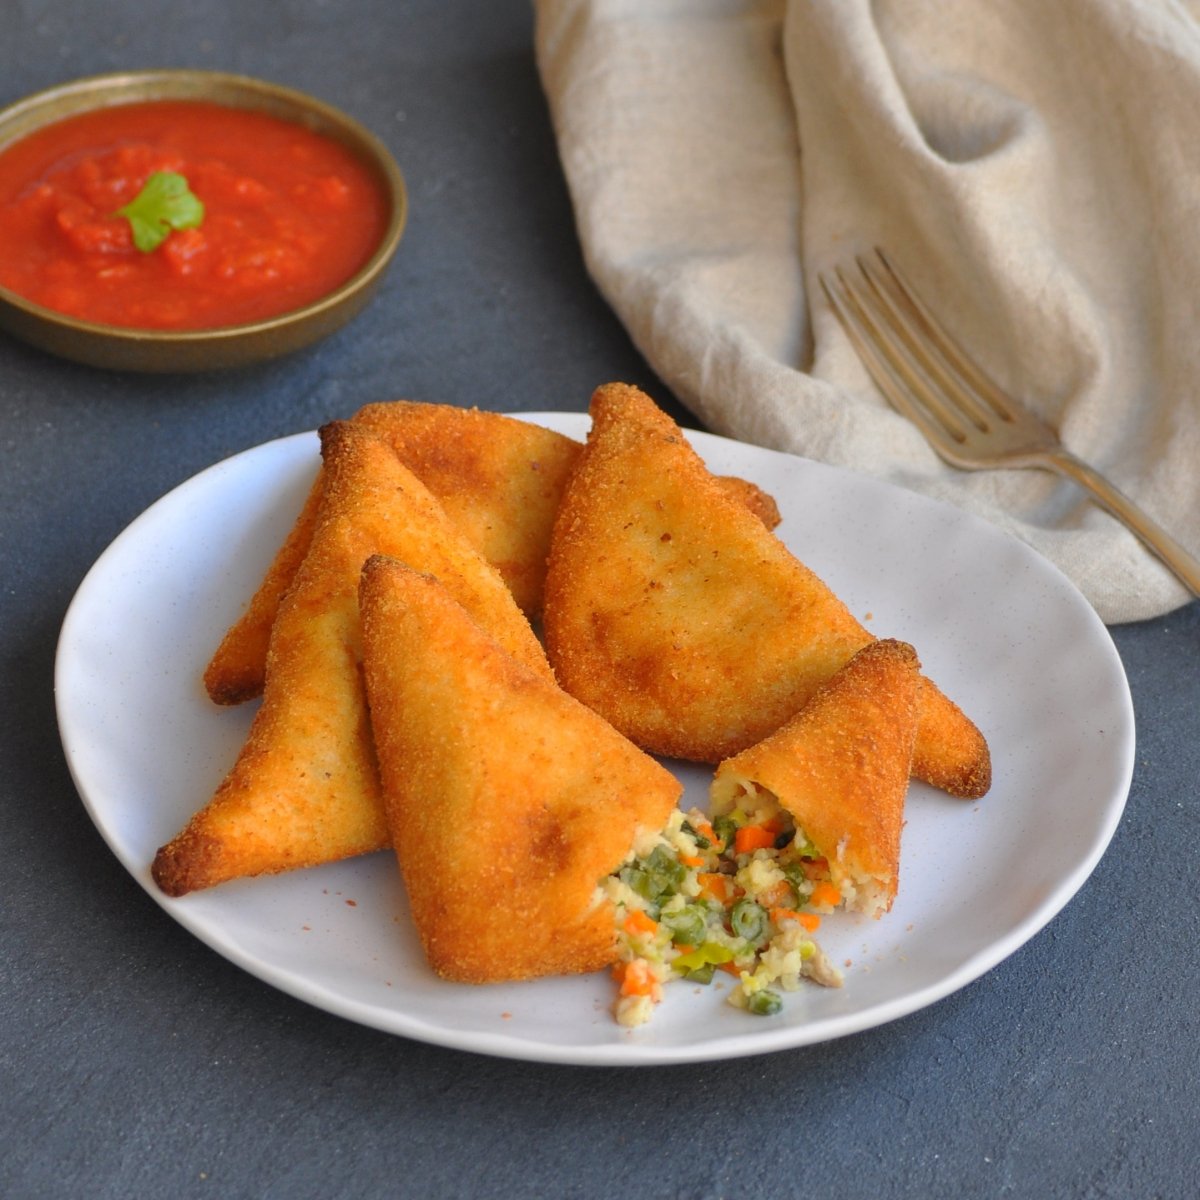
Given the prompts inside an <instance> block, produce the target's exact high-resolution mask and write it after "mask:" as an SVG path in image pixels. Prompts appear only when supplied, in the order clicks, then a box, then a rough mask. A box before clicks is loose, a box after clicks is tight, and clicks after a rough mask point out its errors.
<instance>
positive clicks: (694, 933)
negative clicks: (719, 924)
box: [662, 904, 708, 946]
mask: <svg viewBox="0 0 1200 1200" xmlns="http://www.w3.org/2000/svg"><path fill="white" fill-rule="evenodd" d="M662 923H663V924H664V925H665V926H666V927H667V928H668V929H669V930H670V931H671V940H672V941H673V942H684V943H686V944H687V945H689V946H696V945H699V943H700V942H702V941H704V935H705V933H706V932H707V931H708V913H707V910H706V909H703V908H701V907H700V906H699V905H696V904H688V905H686V906H685V907H683V908H681V909H679V910H678V912H672V913H663V914H662Z"/></svg>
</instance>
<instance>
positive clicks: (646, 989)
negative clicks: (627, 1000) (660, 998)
mask: <svg viewBox="0 0 1200 1200" xmlns="http://www.w3.org/2000/svg"><path fill="white" fill-rule="evenodd" d="M660 990H661V989H660V985H659V982H658V980H657V979H655V978H654V976H653V975H651V974H650V966H649V964H648V963H647V962H646V960H645V959H644V958H635V959H634V960H633V962H631V963H629V964H628V966H626V968H625V976H624V978H623V979H622V980H621V995H622V996H650V997H651V998H657V996H656V993H659V992H660Z"/></svg>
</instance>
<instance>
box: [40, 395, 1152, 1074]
mask: <svg viewBox="0 0 1200 1200" xmlns="http://www.w3.org/2000/svg"><path fill="white" fill-rule="evenodd" d="M523 415H524V416H526V417H527V419H530V420H534V421H537V422H539V423H541V424H544V425H548V426H550V427H551V428H554V429H557V430H559V431H561V432H563V433H567V434H570V435H571V436H573V437H576V438H579V439H582V438H583V437H584V436H585V434H586V430H587V427H588V418H587V417H586V416H585V415H582V414H574V413H571V414H563V413H558V414H554V413H537V414H523ZM689 436H690V439H691V441H692V443H693V444H694V445H695V446H696V448H697V449H698V450H699V451H700V453H701V454H702V455H703V456H704V457H705V459H706V460H707V462H708V463H709V465H710V466H711V467H712V468H713V470H715V471H717V472H718V473H721V474H737V475H741V476H744V477H745V478H747V479H752V480H754V481H755V482H757V483H758V484H760V485H761V486H762V487H765V488H766V489H767V490H768V491H769V492H771V493H772V494H773V495H774V496H775V498H776V500H777V501H778V503H779V507H780V511H781V513H782V514H783V523H782V524H781V526H780V527H779V534H780V536H781V537H782V538H783V539H784V541H785V542H787V544H788V545H789V546H790V547H791V548H792V550H793V551H794V552H795V553H796V554H797V555H798V557H800V558H801V559H802V560H803V561H804V562H806V563H807V564H808V565H809V566H810V567H812V568H813V569H814V570H815V571H816V572H817V573H818V574H819V575H821V576H822V577H823V578H824V579H825V581H826V582H827V583H828V584H829V585H830V586H831V587H832V588H833V589H834V591H835V592H837V593H838V595H840V596H841V598H842V599H843V600H844V601H845V602H846V603H847V604H848V605H849V607H850V609H851V611H852V612H854V613H855V615H856V616H858V617H859V619H860V620H862V621H863V622H864V623H865V624H866V625H867V627H868V628H869V629H871V630H872V631H873V632H874V633H875V634H877V635H878V636H880V637H899V638H903V639H905V640H907V641H910V642H912V643H913V644H914V645H915V646H916V647H917V650H918V653H919V654H920V656H921V660H922V664H923V666H924V669H925V671H926V673H927V674H928V675H929V676H930V677H932V678H933V679H934V680H936V681H937V683H938V684H939V685H940V686H941V688H942V690H943V691H945V692H946V693H947V694H948V695H950V696H951V697H952V698H953V699H955V700H957V701H958V703H959V704H960V705H961V706H962V707H963V708H964V709H965V710H966V711H967V713H968V714H969V715H970V716H971V717H972V718H973V719H974V720H975V721H976V723H977V724H978V725H979V726H980V727H981V728H982V729H983V731H984V733H985V734H986V735H987V738H988V740H989V742H990V744H991V748H992V756H993V764H994V771H995V781H994V784H993V787H992V790H991V792H990V793H989V795H988V796H987V797H986V798H985V799H984V800H982V801H979V802H964V801H961V800H954V799H951V798H949V797H947V796H945V795H943V794H941V793H938V792H935V791H932V790H931V789H928V788H926V787H923V786H921V785H916V784H914V785H913V787H912V789H911V791H910V795H909V800H908V805H907V810H906V817H907V823H906V826H905V830H904V837H903V852H902V865H901V883H900V895H899V898H898V900H897V902H896V905H895V907H894V909H893V910H892V912H891V913H890V914H889V915H888V916H887V917H885V918H883V919H882V920H880V921H864V920H860V919H855V918H851V917H846V916H838V917H832V918H826V920H825V922H824V924H823V926H822V930H821V940H822V942H823V944H824V946H825V948H826V949H827V950H828V951H829V952H830V954H831V956H832V958H833V959H834V961H835V962H837V963H839V964H842V965H843V966H844V968H845V974H846V983H845V986H844V987H843V988H841V989H836V990H827V989H824V988H820V987H816V986H813V987H805V988H804V989H803V990H802V991H800V992H797V993H793V994H791V995H787V996H785V1004H784V1011H783V1013H782V1014H781V1015H779V1016H777V1017H771V1018H760V1017H752V1016H749V1015H748V1014H746V1013H743V1012H740V1011H738V1010H736V1009H734V1008H733V1007H732V1006H731V1005H729V1004H727V1003H725V998H726V995H727V986H726V985H723V984H721V983H719V982H718V983H714V984H713V985H711V986H709V987H707V988H704V987H695V986H692V985H689V984H674V985H672V987H670V988H668V989H667V999H666V1000H665V1001H664V1003H663V1004H662V1005H661V1006H660V1008H659V1010H658V1012H657V1013H656V1014H655V1017H654V1019H653V1020H652V1021H651V1022H650V1024H649V1025H646V1026H643V1027H641V1028H639V1029H636V1030H632V1031H631V1030H625V1029H621V1028H620V1027H618V1026H617V1025H616V1024H615V1023H614V1021H613V1019H612V1017H611V1015H610V1007H611V1003H612V999H613V985H612V983H611V981H610V980H609V979H608V977H607V975H606V974H596V975H589V976H583V977H577V978H556V979H546V980H539V981H537V982H532V983H524V984H515V985H492V986H486V987H470V986H463V985H456V984H451V983H446V982H443V981H442V980H440V979H438V978H436V977H435V976H434V975H433V974H432V972H431V971H430V970H429V969H428V967H427V965H426V963H425V961H424V958H423V956H422V954H421V952H420V949H419V947H418V944H417V942H416V938H415V935H414V933H413V931H412V929H411V926H410V924H409V921H408V917H407V902H406V899H405V896H404V890H403V887H402V884H401V882H400V879H399V875H398V871H397V869H396V867H395V862H394V859H393V857H392V855H391V854H390V853H383V854H377V855H372V856H369V857H365V858H360V859H355V860H352V861H347V862H343V863H337V864H334V865H330V866H326V867H320V868H316V869H314V870H308V871H300V872H296V873H293V874H290V875H284V876H277V877H272V878H263V879H256V880H246V881H239V882H234V883H229V884H225V885H222V886H220V887H217V888H214V889H213V890H211V891H209V892H200V893H194V894H192V895H189V896H185V897H183V898H182V899H178V900H171V899H168V898H166V897H164V896H163V895H161V894H160V893H159V892H158V890H157V888H156V887H155V885H154V883H153V881H152V880H151V878H150V871H149V866H150V862H151V860H152V858H153V856H154V852H155V850H156V849H157V847H158V846H160V845H161V844H162V843H164V842H166V841H167V840H168V839H169V838H171V837H172V836H173V835H174V834H175V833H176V832H178V830H179V829H180V828H181V827H182V826H183V825H184V824H185V822H186V821H187V820H188V818H189V817H190V816H191V814H192V813H193V811H195V810H196V809H197V808H199V807H200V806H201V805H203V804H204V803H206V802H207V800H208V798H209V797H210V795H211V794H212V792H213V790H214V789H215V787H216V785H217V784H218V783H219V781H220V780H221V778H222V776H223V775H224V774H225V772H226V771H227V770H228V768H229V766H230V765H231V764H232V762H233V760H234V758H235V757H236V755H237V752H238V749H239V748H240V746H241V742H242V739H243V737H244V736H245V732H246V729H247V727H248V725H249V721H250V716H251V709H252V706H243V707H242V708H238V709H222V708H218V707H216V706H214V705H213V704H211V703H210V702H209V701H208V699H207V697H206V695H205V693H204V690H203V687H202V684H201V672H202V670H203V668H204V665H205V663H206V662H207V660H208V657H209V655H210V654H211V652H212V650H213V649H214V648H215V646H216V645H217V642H218V641H219V640H220V637H221V635H222V634H223V633H224V631H225V629H226V627H227V626H228V625H229V624H230V623H231V622H232V621H233V620H234V619H235V618H236V616H237V615H238V613H239V612H240V610H241V607H242V605H243V604H244V602H245V601H246V599H247V598H248V597H249V595H250V593H251V592H252V591H253V589H254V588H255V587H256V586H257V584H258V582H259V579H260V578H261V575H262V572H263V570H264V568H265V565H266V563H267V562H268V561H269V559H270V557H271V556H272V555H273V553H274V551H275V549H276V547H277V546H278V544H279V543H280V541H281V540H282V538H283V536H284V534H285V532H286V531H287V529H288V528H289V527H290V526H291V523H292V521H293V520H294V517H295V514H296V513H297V512H298V510H299V508H300V504H301V502H302V500H303V498H304V495H305V494H306V492H307V489H308V486H309V483H310V482H311V480H312V477H313V474H314V472H315V470H316V466H317V461H318V444H317V439H316V435H315V434H312V433H306V434H298V435H296V436H294V437H289V438H283V439H281V440H279V441H275V442H270V443H268V444H266V445H264V446H259V447H257V448H256V449H253V450H249V451H246V452H245V453H243V454H239V455H237V456H236V457H234V458H231V459H229V460H227V461H226V462H222V463H219V464H218V465H216V466H214V467H211V468H209V469H208V470H206V471H204V472H202V473H201V474H199V475H197V476H196V477H195V478H193V479H191V480H189V481H188V482H186V483H184V484H182V485H181V486H179V487H178V488H176V489H175V490H174V491H172V492H171V493H169V494H168V495H167V496H165V497H163V499H161V500H159V501H158V502H157V503H156V504H154V505H152V506H151V507H150V508H149V509H148V510H147V511H146V512H145V513H143V514H142V515H141V516H140V517H139V518H138V519H137V520H135V521H134V522H133V523H132V524H131V525H130V526H129V528H128V529H126V530H125V532H124V533H122V534H121V535H120V536H119V537H118V538H117V539H116V541H115V542H113V544H112V545H111V546H110V547H109V548H108V549H107V550H106V551H105V553H104V554H103V555H102V556H101V557H100V559H99V560H98V561H97V563H96V564H95V566H94V567H93V568H92V570H91V571H90V572H89V573H88V575H87V577H86V578H85V579H84V581H83V583H82V584H81V586H80V588H79V591H78V592H77V594H76V596H75V598H74V600H73V602H72V604H71V607H70V609H69V611H68V613H67V616H66V620H65V621H64V624H63V629H62V634H61V638H60V641H59V647H58V658H57V664H56V678H55V687H56V694H57V706H58V718H59V729H60V732H61V735H62V740H63V745H64V747H65V750H66V756H67V761H68V764H69V766H70V770H71V773H72V776H73V777H74V780H75V783H76V785H77V786H78V788H79V791H80V794H81V795H82V797H83V800H84V803H85V805H86V806H87V810H88V812H89V813H90V815H91V817H92V819H93V820H94V821H95V823H96V825H97V827H98V828H99V830H100V832H101V834H102V835H103V836H104V838H105V839H106V841H107V842H108V844H109V846H110V847H111V848H112V850H113V852H114V853H115V854H116V855H117V857H118V858H119V859H120V860H121V862H122V863H123V864H124V865H125V867H126V868H127V869H128V870H129V872H130V873H131V874H132V875H133V876H134V877H135V878H136V879H137V880H138V881H139V882H140V883H141V884H142V886H143V887H144V888H145V889H146V890H147V892H149V893H150V895H152V896H153V897H154V898H155V900H157V901H158V903H160V904H161V905H162V906H163V908H165V909H166V911H167V912H168V913H170V914H171V916H172V917H174V918H175V919H176V920H177V921H179V922H180V923H181V924H182V925H183V926H185V927H186V928H187V929H189V930H191V931H192V932H193V933H194V934H195V935H196V936H197V937H199V938H200V939H201V940H203V941H204V942H206V943H207V944H208V945H209V946H211V947H212V948H213V949H215V950H217V951H218V952H219V953H221V954H223V955H224V956H225V957H226V958H228V959H230V960H231V961H232V962H235V963H237V964H239V965H240V966H242V967H244V968H245V969H246V970H248V971H250V972H251V973H252V974H254V975H257V976H258V977H259V978H261V979H263V980H265V981H266V982H268V983H270V984H272V985H274V986H275V987H277V988H280V989H281V990H283V991H285V992H287V993H290V994H291V995H293V996H297V997H299V998H300V999H302V1000H305V1001H308V1002H309V1003H311V1004H314V1005H316V1006H318V1007H320V1008H323V1009H326V1010H328V1011H329V1012H332V1013H337V1014H339V1015H341V1016H343V1017H348V1018H350V1019H351V1020H354V1021H359V1022H361V1023H363V1024H364V1025H368V1026H372V1027H374V1028H376V1029H381V1030H385V1031H387V1032H390V1033H397V1034H402V1035H404V1036H406V1037H411V1038H416V1039H418V1040H420V1041H425V1042H432V1043H436V1044H438V1045H445V1046H453V1047H456V1048H459V1049H465V1050H473V1051H478V1052H481V1053H486V1054H494V1055H501V1056H508V1057H512V1058H520V1059H529V1060H537V1061H545V1062H563V1063H581V1064H651V1063H672V1062H688V1061H698V1060H705V1059H720V1058H729V1057H736V1056H740V1055H748V1054H758V1053H763V1052H766V1051H772V1050H780V1049H784V1048H787V1047H794V1046H803V1045H808V1044H810V1043H814V1042H820V1041H824V1040H827V1039H830V1038H835V1037H840V1036H843V1035H846V1034H850V1033H854V1032H856V1031H858V1030H863V1029H868V1028H871V1027H873V1026H877V1025H880V1024H882V1023H883V1022H885V1021H890V1020H894V1019H895V1018H897V1017H900V1016H904V1015H905V1014H908V1013H911V1012H914V1011H915V1010H917V1009H920V1008H922V1007H924V1006H925V1005H928V1004H931V1003H933V1002H934V1001H935V1000H938V999H940V998H941V997H943V996H946V995H948V994H949V993H951V992H953V991H955V990H956V989H958V988H961V987H963V986H964V985H965V984H967V983H968V982H970V981H971V980H973V979H976V978H977V977H978V976H980V975H982V974H983V973H984V972H985V971H987V970H989V969H990V968H991V967H993V966H995V965H996V964H997V963H998V962H1000V961H1001V960H1002V959H1004V958H1005V957H1006V956H1007V955H1009V954H1011V953H1013V951H1015V950H1016V949H1017V948H1018V947H1020V946H1021V945H1022V944H1023V943H1024V942H1026V941H1027V940H1028V939H1029V938H1031V937H1032V936H1033V935H1034V934H1035V933H1037V931H1038V930H1040V929H1041V928H1042V927H1043V926H1044V925H1045V924H1046V923H1047V922H1048V921H1049V920H1050V919H1051V918H1052V917H1053V916H1054V915H1055V914H1056V913H1057V912H1058V911H1059V910H1060V909H1061V908H1062V907H1063V906H1064V905H1065V904H1066V903H1067V901H1068V900H1069V899H1070V898H1071V897H1072V896H1073V895H1074V894H1075V892H1076V891H1077V890H1078V889H1079V888H1080V886H1081V885H1082V884H1083V882H1084V880H1085V879H1086V878H1087V877H1088V875H1089V874H1090V873H1091V871H1092V869H1093V868H1094V867H1095V865H1096V863H1097V861H1098V860H1099V858H1100V856H1101V854H1102V853H1103V852H1104V849H1105V847H1106V846H1107V845H1108V842H1109V840H1110V838H1111V837H1112V834H1113V831H1114V829H1115V828H1116V825H1117V822H1118V820H1119V819H1120V815H1121V811H1122V809H1123V807H1124V804H1125V797H1126V794H1127V792H1128V788H1129V782H1130V778H1131V775H1132V769H1133V750H1134V728H1133V710H1132V704H1131V701H1130V696H1129V689H1128V684H1127V682H1126V679H1125V674H1124V671H1123V670H1122V667H1121V662H1120V659H1119V657H1118V655H1117V652H1116V649H1115V647H1114V646H1113V643H1112V640H1111V639H1110V638H1109V636H1108V632H1107V630H1106V629H1105V628H1104V626H1103V625H1102V624H1101V622H1100V621H1099V619H1098V618H1097V617H1096V615H1095V613H1094V611H1093V610H1092V608H1091V607H1090V606H1089V605H1088V604H1087V602H1086V601H1085V600H1084V599H1083V597H1082V596H1081V595H1080V594H1079V592H1078V591H1076V590H1075V588H1074V587H1073V586H1072V585H1071V584H1070V583H1069V582H1068V581H1067V580H1066V579H1065V578H1064V577H1063V576H1062V575H1061V574H1060V573H1059V572H1058V571H1057V570H1056V569H1055V568H1054V567H1052V566H1050V565H1049V564H1048V563H1047V562H1046V561H1045V560H1044V559H1042V558H1040V557H1039V556H1038V555H1036V554H1035V553H1033V552H1032V551H1031V550H1029V549H1028V548H1027V547H1026V546H1024V545H1023V544H1021V543H1019V542H1017V541H1015V540H1014V539H1012V538H1010V537H1009V536H1007V535H1006V534H1003V533H1000V532H998V531H997V530H996V529H995V528H993V527H992V526H990V525H987V524H985V523H984V522H982V521H980V520H978V519H976V518H974V517H971V516H968V515H966V514H964V513H962V512H960V511H959V510H957V509H954V508H951V507H949V506H947V505H943V504H940V503H937V502H934V501H930V500H928V499H925V498H923V497H920V496H916V495H914V494H911V493H909V492H905V491H902V490H899V489H897V488H894V487H891V486H889V485H886V484H882V483H879V482H876V481H874V480H871V479H868V478H866V477H862V476H858V475H855V474H852V473H850V472H847V471H843V470H838V469H836V468H832V467H827V466H823V465H820V464H816V463H812V462H809V461H806V460H803V459H800V458H796V457H794V456H791V455H787V454H781V453H777V452H774V451H768V450H763V449H759V448H757V447H753V446H748V445H745V444H742V443H738V442H732V441H727V440H725V439H722V438H718V437H714V436H712V435H709V434H691V435H689ZM672 766H673V767H674V769H676V770H677V771H678V772H679V774H680V775H681V777H682V778H683V779H684V782H685V783H686V785H687V792H688V794H687V797H686V802H687V803H700V804H703V803H704V801H705V798H706V794H707V785H708V779H709V774H708V772H707V771H706V770H704V769H702V768H697V767H693V766H680V765H679V764H672Z"/></svg>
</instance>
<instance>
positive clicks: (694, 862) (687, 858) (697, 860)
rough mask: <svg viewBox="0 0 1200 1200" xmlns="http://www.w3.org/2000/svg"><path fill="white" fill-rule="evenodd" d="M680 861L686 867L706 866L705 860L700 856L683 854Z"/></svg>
mask: <svg viewBox="0 0 1200 1200" xmlns="http://www.w3.org/2000/svg"><path fill="white" fill-rule="evenodd" d="M679 861H680V862H681V863H683V865H684V866H685V867H702V866H704V859H703V858H702V857H701V856H700V855H698V854H681V855H679Z"/></svg>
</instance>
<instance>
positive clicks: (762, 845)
mask: <svg viewBox="0 0 1200 1200" xmlns="http://www.w3.org/2000/svg"><path fill="white" fill-rule="evenodd" d="M773 845H775V834H774V833H772V832H771V830H769V829H768V828H767V827H766V826H765V825H743V826H742V827H741V828H740V829H739V830H738V831H737V832H736V833H735V834H734V835H733V849H734V852H735V853H736V854H749V853H750V852H751V851H752V850H765V849H767V848H768V847H770V846H773Z"/></svg>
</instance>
